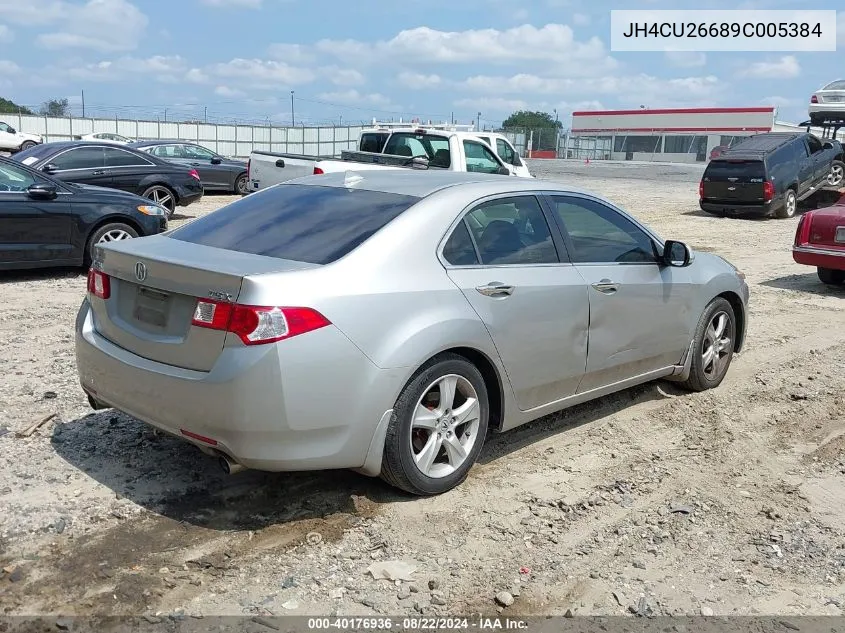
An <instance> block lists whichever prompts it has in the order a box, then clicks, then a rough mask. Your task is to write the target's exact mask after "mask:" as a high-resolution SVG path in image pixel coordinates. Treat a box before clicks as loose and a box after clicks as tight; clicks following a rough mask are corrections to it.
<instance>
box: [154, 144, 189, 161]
mask: <svg viewBox="0 0 845 633" xmlns="http://www.w3.org/2000/svg"><path fill="white" fill-rule="evenodd" d="M150 154H152V155H153V156H158V157H159V158H185V155H184V154H183V153H182V149H181V146H180V145H156V146H155V147H153V148H152V149H151V150H150Z"/></svg>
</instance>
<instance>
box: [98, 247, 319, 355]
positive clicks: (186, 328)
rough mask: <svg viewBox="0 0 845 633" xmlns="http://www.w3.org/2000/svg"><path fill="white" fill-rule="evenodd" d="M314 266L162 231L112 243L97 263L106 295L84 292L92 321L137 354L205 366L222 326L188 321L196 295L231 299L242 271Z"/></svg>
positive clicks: (221, 340) (222, 336)
mask: <svg viewBox="0 0 845 633" xmlns="http://www.w3.org/2000/svg"><path fill="white" fill-rule="evenodd" d="M312 267H314V265H313V264H307V263H303V262H293V261H289V260H282V259H276V258H273V257H265V256H262V255H252V254H247V253H239V252H234V251H229V250H224V249H220V248H215V247H211V246H203V245H199V244H193V243H190V242H183V241H178V240H174V239H171V238H169V237H167V236H164V235H161V236H153V237H145V238H138V239H133V240H123V241H120V242H114V243H112V244H110V245H109V246H108V247H106V248H101V249H100V256H99V258H98V261H97V262H96V264H95V268H97V269H98V270H100V271H102V272H103V273H104V274H106V275H108V277H109V296H108V298H106V299H101V298H99V297H95V296H90V295H89V299H90V301H91V305H92V308H93V311H94V315H95V322H94V327H95V328H96V330H97V331H98V332H99V334H100V335H102V336H103V337H104V338H106V339H108V340H109V341H111V342H112V343H114V344H115V345H117V346H119V347H121V348H123V349H125V350H127V351H129V352H132V353H133V354H136V355H138V356H141V357H142V358H146V359H149V360H152V361H157V362H160V363H164V364H167V365H173V366H176V367H182V368H185V369H193V370H196V371H209V370H210V369H211V368H212V367H213V366H214V363H215V361H216V360H217V358H218V356H219V355H220V353H221V352H222V350H223V346H224V344H225V342H226V336H227V333H226V332H225V331H223V330H215V329H209V328H203V327H196V326H193V325H192V320H193V318H194V313H195V310H196V309H197V301H198V300H199V299H206V300H207V299H212V300H214V301H224V302H235V301H237V298H238V295H239V294H240V290H241V284H242V283H243V279H244V277H246V276H250V275H260V274H264V273H271V272H282V271H292V270H298V269H304V268H312Z"/></svg>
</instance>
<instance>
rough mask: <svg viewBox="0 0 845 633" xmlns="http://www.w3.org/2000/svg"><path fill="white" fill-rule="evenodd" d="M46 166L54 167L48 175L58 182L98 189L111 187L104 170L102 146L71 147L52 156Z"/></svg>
mask: <svg viewBox="0 0 845 633" xmlns="http://www.w3.org/2000/svg"><path fill="white" fill-rule="evenodd" d="M46 165H53V166H54V167H55V169H53V170H52V171H50V172H49V173H50V174H52V175H53V176H55V177H56V178H58V179H59V180H66V181H68V182H76V183H79V184H83V185H96V186H98V187H109V186H111V181H112V177H111V173H110V172H109V171H108V170H107V169H106V163H105V147H104V146H102V145H94V146H92V147H88V146H80V147H73V148H71V149H68V150H65V151H63V152H60V153H58V154H56V155H55V156H52V157H51V158H49V159H48V160H47V161H46V164H45V166H46Z"/></svg>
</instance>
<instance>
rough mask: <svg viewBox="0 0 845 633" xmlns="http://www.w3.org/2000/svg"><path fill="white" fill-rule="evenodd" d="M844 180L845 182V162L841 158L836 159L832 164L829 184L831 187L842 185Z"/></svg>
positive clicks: (828, 178) (828, 177) (828, 176)
mask: <svg viewBox="0 0 845 633" xmlns="http://www.w3.org/2000/svg"><path fill="white" fill-rule="evenodd" d="M843 182H845V163H843V162H842V161H841V160H835V161H833V163H831V165H830V173H829V174H828V175H827V184H828V186H830V187H841V186H842V183H843Z"/></svg>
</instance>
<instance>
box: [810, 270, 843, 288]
mask: <svg viewBox="0 0 845 633" xmlns="http://www.w3.org/2000/svg"><path fill="white" fill-rule="evenodd" d="M816 274H817V275H818V276H819V281H821V282H822V283H823V284H828V285H829V286H841V285H842V284H845V270H834V269H832V268H817V269H816Z"/></svg>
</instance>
